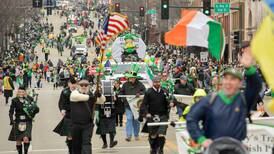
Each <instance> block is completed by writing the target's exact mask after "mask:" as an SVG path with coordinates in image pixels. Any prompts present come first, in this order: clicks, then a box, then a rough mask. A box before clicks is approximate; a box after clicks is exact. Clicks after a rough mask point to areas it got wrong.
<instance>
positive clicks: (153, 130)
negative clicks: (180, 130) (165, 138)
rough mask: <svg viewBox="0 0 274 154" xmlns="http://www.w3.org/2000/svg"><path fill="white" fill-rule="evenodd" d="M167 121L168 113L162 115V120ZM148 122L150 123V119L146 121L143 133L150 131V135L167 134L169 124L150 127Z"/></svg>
mask: <svg viewBox="0 0 274 154" xmlns="http://www.w3.org/2000/svg"><path fill="white" fill-rule="evenodd" d="M167 121H168V116H166V115H162V116H160V122H167ZM152 122H153V121H152ZM147 123H148V121H147V122H146V123H145V125H144V127H143V129H142V132H143V133H149V134H150V135H159V134H162V135H166V132H167V128H168V126H153V127H148V126H147Z"/></svg>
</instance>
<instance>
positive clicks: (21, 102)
mask: <svg viewBox="0 0 274 154" xmlns="http://www.w3.org/2000/svg"><path fill="white" fill-rule="evenodd" d="M36 101H37V100H36ZM38 112H39V108H38V107H37V105H36V102H34V99H33V98H32V97H30V96H28V95H27V93H26V89H25V87H19V88H18V91H17V96H16V97H15V98H13V99H12V103H11V106H10V110H9V117H10V125H12V129H11V132H10V135H9V139H8V140H9V141H16V149H17V151H18V154H22V153H23V145H24V154H27V153H28V149H29V146H30V142H31V139H32V137H31V132H32V121H33V118H34V116H35V115H36V114H37V113H38ZM14 117H15V119H14ZM22 144H23V145H22Z"/></svg>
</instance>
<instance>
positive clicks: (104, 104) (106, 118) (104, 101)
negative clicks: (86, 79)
mask: <svg viewBox="0 0 274 154" xmlns="http://www.w3.org/2000/svg"><path fill="white" fill-rule="evenodd" d="M96 110H97V112H98V117H97V125H98V127H97V130H96V134H99V135H101V138H102V140H103V146H102V149H106V148H107V147H108V144H107V138H106V134H109V138H110V144H109V147H110V148H113V147H114V146H116V145H117V143H118V142H117V141H115V140H114V137H115V135H116V123H115V122H116V118H115V117H116V116H115V114H116V113H115V104H114V101H113V99H112V96H106V97H105V96H103V95H102V96H101V97H99V98H97V102H96Z"/></svg>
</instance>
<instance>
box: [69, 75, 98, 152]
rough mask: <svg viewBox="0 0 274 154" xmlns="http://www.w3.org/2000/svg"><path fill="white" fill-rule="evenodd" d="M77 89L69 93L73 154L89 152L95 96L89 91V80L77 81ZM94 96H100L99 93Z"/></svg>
mask: <svg viewBox="0 0 274 154" xmlns="http://www.w3.org/2000/svg"><path fill="white" fill-rule="evenodd" d="M78 84H79V88H78V90H74V91H72V92H71V94H70V102H71V103H70V116H71V121H72V139H73V140H72V151H73V154H91V153H92V150H91V147H92V146H91V137H92V132H93V114H94V113H93V111H94V104H95V102H96V99H97V97H95V96H94V95H93V94H92V93H91V92H90V87H89V82H88V81H87V80H84V79H82V80H81V81H79V83H78ZM96 96H98V97H100V96H101V95H100V94H99V93H97V94H96Z"/></svg>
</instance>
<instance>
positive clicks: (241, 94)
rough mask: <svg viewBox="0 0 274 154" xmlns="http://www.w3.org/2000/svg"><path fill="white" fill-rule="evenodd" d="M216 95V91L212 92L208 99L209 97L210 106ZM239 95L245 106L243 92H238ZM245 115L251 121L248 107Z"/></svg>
mask: <svg viewBox="0 0 274 154" xmlns="http://www.w3.org/2000/svg"><path fill="white" fill-rule="evenodd" d="M216 97H217V93H216V92H214V93H212V94H211V96H210V99H209V105H210V106H211V105H212V104H213V103H214V102H215V99H216ZM240 97H241V99H242V100H243V103H244V106H245V107H247V103H246V99H245V97H244V95H243V93H240ZM246 117H247V118H248V121H249V123H252V119H251V114H250V109H248V108H247V115H246Z"/></svg>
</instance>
